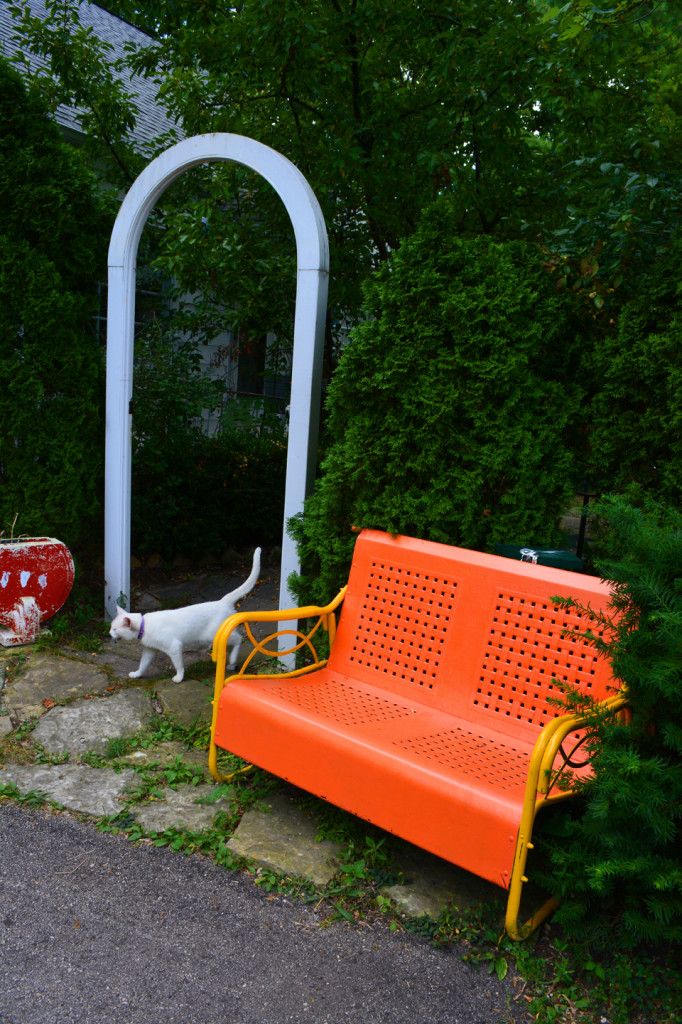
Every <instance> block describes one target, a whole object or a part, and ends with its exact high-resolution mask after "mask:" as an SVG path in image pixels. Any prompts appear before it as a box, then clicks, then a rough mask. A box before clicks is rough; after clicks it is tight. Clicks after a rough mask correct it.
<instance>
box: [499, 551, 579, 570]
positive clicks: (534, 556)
mask: <svg viewBox="0 0 682 1024" xmlns="http://www.w3.org/2000/svg"><path fill="white" fill-rule="evenodd" d="M495 554H496V555H502V557H503V558H514V559H516V561H517V562H535V563H536V564H537V565H551V566H553V567H554V568H555V569H568V570H569V572H582V571H583V560H582V558H578V556H577V555H576V554H574V552H573V551H564V550H562V549H561V548H531V547H522V546H521V545H517V544H496V545H495Z"/></svg>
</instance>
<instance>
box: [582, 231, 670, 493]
mask: <svg viewBox="0 0 682 1024" xmlns="http://www.w3.org/2000/svg"><path fill="white" fill-rule="evenodd" d="M681 276H682V239H680V238H679V237H678V238H677V239H676V240H675V241H674V243H673V245H672V247H671V249H670V251H669V253H668V254H667V255H666V257H664V258H661V259H660V260H659V261H658V262H657V263H656V264H655V265H654V267H653V269H652V271H651V273H649V274H647V275H645V276H644V277H643V278H642V279H641V281H640V283H639V285H638V288H637V293H636V295H635V297H634V298H633V300H632V301H631V302H629V303H628V304H627V305H626V306H625V308H624V310H623V312H622V313H621V315H620V317H619V320H618V326H617V329H616V330H614V331H612V332H610V333H607V334H606V335H605V336H603V337H602V338H601V339H600V341H599V342H598V344H597V346H596V351H595V378H596V379H597V380H598V381H599V382H600V386H599V388H598V390H597V393H596V395H595V398H594V402H593V425H592V430H591V435H590V442H591V449H592V461H593V465H594V470H593V472H594V478H595V480H596V482H598V483H599V484H601V486H603V487H605V488H607V489H613V490H624V489H626V488H628V487H629V486H631V485H633V484H635V485H638V486H640V487H642V488H644V489H645V490H646V491H647V492H648V493H650V494H652V495H654V496H657V497H658V498H660V499H661V500H663V501H666V502H669V503H671V504H673V505H675V506H676V507H680V504H681V503H682V446H681V445H680V437H681V436H682V411H681V410H682V286H681V285H680V279H681Z"/></svg>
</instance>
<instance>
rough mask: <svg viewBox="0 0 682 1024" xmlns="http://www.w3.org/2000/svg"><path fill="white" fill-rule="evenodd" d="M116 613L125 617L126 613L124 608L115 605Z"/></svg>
mask: <svg viewBox="0 0 682 1024" xmlns="http://www.w3.org/2000/svg"><path fill="white" fill-rule="evenodd" d="M116 611H117V612H118V614H119V615H125V613H126V610H125V608H121V606H120V604H117V605H116Z"/></svg>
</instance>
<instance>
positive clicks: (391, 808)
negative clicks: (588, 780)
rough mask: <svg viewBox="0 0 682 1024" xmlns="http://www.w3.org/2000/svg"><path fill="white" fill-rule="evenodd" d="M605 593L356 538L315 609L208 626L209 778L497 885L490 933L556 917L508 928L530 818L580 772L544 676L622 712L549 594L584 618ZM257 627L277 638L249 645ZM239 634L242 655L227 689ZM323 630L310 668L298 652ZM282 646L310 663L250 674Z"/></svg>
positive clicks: (485, 559)
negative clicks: (231, 757) (241, 764)
mask: <svg viewBox="0 0 682 1024" xmlns="http://www.w3.org/2000/svg"><path fill="white" fill-rule="evenodd" d="M609 594H610V591H609V588H608V587H607V585H606V584H605V583H603V582H601V581H600V580H597V579H595V578H592V577H589V576H583V575H578V574H576V573H572V572H566V571H565V570H562V569H554V568H550V567H545V566H542V565H534V564H532V563H528V562H515V561H512V560H511V559H508V558H501V557H498V556H496V555H488V554H483V553H481V552H477V551H467V550H463V549H461V548H455V547H450V546H448V545H445V544H436V543H433V542H430V541H423V540H415V539H411V538H408V537H402V536H397V537H396V536H391V535H388V534H385V533H381V532H378V531H375V530H363V531H362V533H361V534H360V535H359V537H358V538H357V541H356V546H355V552H354V555H353V562H352V567H351V571H350V576H349V579H348V585H347V586H346V587H344V589H343V590H342V591H341V592H340V593H339V594H338V596H337V597H336V599H335V600H334V601H332V602H331V604H329V605H328V606H327V607H325V608H313V607H308V608H295V609H292V610H291V611H281V610H280V611H273V612H255V613H248V612H247V613H237V614H236V615H233V616H231V618H229V619H228V620H227V621H226V622H224V623H223V625H222V626H221V627H220V629H219V630H218V633H217V634H216V637H215V641H214V645H213V658H214V660H215V661H216V684H215V696H214V701H213V722H212V726H211V746H210V754H209V765H210V768H211V772H212V774H213V776H214V777H215V778H216V779H218V780H222V779H224V778H225V776H223V775H222V774H221V772H220V771H219V769H218V766H217V749H216V748H217V747H221V748H223V749H225V750H228V751H231V752H232V753H234V754H237V755H238V756H239V757H241V758H245V759H246V760H247V761H249V762H252V763H253V764H256V765H259V766H260V767H262V768H264V769H266V770H267V771H269V772H272V773H273V774H275V775H278V776H280V777H281V778H283V779H287V780H288V781H289V782H291V783H293V784H294V785H295V786H298V787H300V788H302V789H305V790H307V791H308V792H311V793H314V794H315V795H317V796H319V797H321V798H323V799H324V800H328V801H330V802H331V803H333V804H336V805H337V806H339V807H341V808H343V809H345V810H346V811H350V812H351V813H352V814H355V815H358V816H359V817H361V818H363V819H365V820H367V821H370V822H372V823H374V824H375V825H378V826H380V827H381V828H383V829H386V830H388V831H389V832H393V833H395V834H396V835H398V836H401V837H402V838H403V839H406V840H408V841H409V842H411V843H414V844H416V845H417V846H420V847H422V848H424V849H426V850H429V851H431V852H432V853H434V854H436V855H438V856H439V857H443V858H445V859H446V860H448V861H451V862H453V863H454V864H457V865H459V866H460V867H462V868H465V869H466V870H468V871H471V872H473V873H474V874H476V875H479V876H481V877H482V878H486V879H488V880H489V881H491V882H494V883H496V884H497V885H499V886H502V887H503V888H504V889H507V890H508V891H509V897H508V905H507V915H506V929H507V931H508V933H509V934H510V935H511V936H513V937H515V938H521V937H523V936H524V935H527V934H528V933H529V931H531V930H532V929H533V928H535V927H536V926H537V925H538V924H539V923H540V922H541V921H542V920H544V918H545V917H546V916H547V915H548V914H549V913H550V912H551V911H552V910H553V909H554V907H555V906H556V905H557V901H556V900H549V901H548V902H547V903H545V904H544V906H542V907H541V908H540V909H539V910H538V911H537V912H536V913H535V914H534V915H533V917H532V918H531V919H530V920H529V921H528V922H527V923H526V924H525V925H523V926H521V925H520V924H519V921H518V916H519V906H520V900H521V890H522V886H523V883H524V882H525V881H527V878H526V877H525V867H526V858H527V855H528V851H529V849H532V842H531V838H532V831H533V823H534V819H535V815H536V814H537V812H538V810H539V809H540V808H542V807H543V806H544V805H546V804H549V803H550V802H553V801H557V800H562V799H565V798H566V796H569V795H570V788H567V787H570V782H571V778H572V776H574V775H575V774H580V772H581V771H582V772H585V771H589V765H583V766H577V767H576V766H574V765H572V761H571V756H570V754H565V753H564V751H563V743H564V741H565V740H566V741H568V738H569V735H570V734H574V735H573V737H572V740H571V742H573V741H575V742H574V746H577V745H579V744H580V742H581V733H580V727H581V725H584V721H583V720H580V719H578V718H577V717H575V716H573V715H567V714H560V711H559V709H558V708H557V707H556V706H555V705H554V704H553V703H551V698H552V697H557V696H560V695H561V688H560V687H559V686H558V685H557V682H556V680H557V679H558V680H563V681H564V682H567V683H569V684H570V685H571V686H574V687H578V688H579V689H580V690H581V691H583V692H584V693H585V694H589V695H591V696H592V697H593V698H595V699H597V700H598V701H599V702H605V703H606V705H608V706H612V707H614V708H616V707H620V706H622V705H623V704H624V698H623V697H622V696H620V695H619V694H618V692H617V688H616V684H615V682H614V680H613V678H612V675H611V671H610V667H609V665H608V664H607V663H606V662H605V661H604V660H603V659H601V658H598V657H597V654H596V652H595V650H594V648H593V646H591V644H590V642H589V641H587V640H585V639H580V638H578V639H576V638H575V635H573V636H571V635H570V633H571V631H576V630H580V629H581V627H582V628H583V629H584V628H585V627H586V622H585V618H584V617H581V616H580V614H579V613H578V612H577V611H575V610H573V609H569V610H564V609H563V608H560V607H558V606H557V603H556V601H555V600H554V599H555V598H556V597H557V596H572V597H574V598H575V600H576V601H577V602H579V603H580V604H582V605H583V606H589V607H590V608H591V609H593V610H595V611H597V610H602V609H605V608H606V606H607V604H608V600H609ZM339 608H340V609H341V612H340V618H339V621H338V625H337V623H336V612H337V609H339ZM290 620H291V625H290V626H287V623H288V622H289V621H290ZM263 621H276V622H277V623H278V630H277V632H275V633H273V634H272V635H271V636H269V637H268V638H266V639H265V640H257V639H256V637H255V636H254V634H253V631H252V624H254V623H256V622H263ZM240 625H242V626H245V628H246V633H247V637H248V639H249V640H250V641H251V644H252V650H251V651H250V653H249V654H248V656H247V658H246V661H245V662H244V664H243V666H242V668H241V670H240V672H239V673H238V674H237V675H233V676H230V677H229V678H228V679H225V661H226V648H227V638H228V637H229V635H230V633H231V632H232V630H234V629H236V628H237V627H238V626H240ZM321 629H326V630H327V632H328V634H329V642H330V650H331V653H330V655H329V658H328V660H326V661H323V660H318V656H317V654H316V653H315V648H314V637H315V634H316V632H318V631H320V630H321ZM567 631H568V633H567ZM282 637H287V638H289V639H290V641H291V642H290V645H289V647H288V651H289V653H292V652H294V651H296V652H297V654H299V655H300V653H301V652H308V654H309V656H310V659H311V663H310V664H308V665H306V666H305V667H304V668H300V667H299V668H297V669H296V670H294V671H291V672H287V673H282V672H270V673H269V674H267V675H263V674H258V673H255V672H254V666H253V660H254V658H255V657H256V656H257V655H263V654H265V655H268V656H269V657H272V658H277V657H280V656H281V655H282V653H283V652H282V650H281V645H282ZM289 639H287V640H285V643H289ZM273 644H274V646H271V645H273ZM249 668H251V670H252V672H253V674H249V672H248V669H249ZM266 668H267V666H266ZM559 779H561V780H563V781H562V782H561V783H560V786H559V787H558V786H557V782H558V780H559Z"/></svg>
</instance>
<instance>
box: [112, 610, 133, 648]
mask: <svg viewBox="0 0 682 1024" xmlns="http://www.w3.org/2000/svg"><path fill="white" fill-rule="evenodd" d="M139 617H140V616H139V615H133V614H131V613H130V612H127V611H126V610H125V608H119V606H118V605H116V618H115V619H114V620H113V622H112V623H111V626H110V627H109V636H110V637H112V638H113V639H114V640H136V639H137V636H138V633H139V631H140V627H139V624H138V623H137V620H138V619H139Z"/></svg>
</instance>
